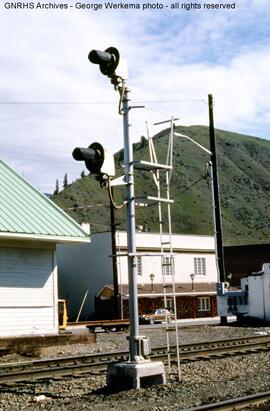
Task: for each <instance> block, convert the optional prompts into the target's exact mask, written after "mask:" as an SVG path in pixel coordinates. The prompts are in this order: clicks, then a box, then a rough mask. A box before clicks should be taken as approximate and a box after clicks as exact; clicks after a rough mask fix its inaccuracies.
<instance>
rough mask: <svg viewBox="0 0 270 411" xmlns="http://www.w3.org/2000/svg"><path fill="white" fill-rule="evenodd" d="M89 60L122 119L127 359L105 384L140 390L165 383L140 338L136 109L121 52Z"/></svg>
mask: <svg viewBox="0 0 270 411" xmlns="http://www.w3.org/2000/svg"><path fill="white" fill-rule="evenodd" d="M88 58H89V60H90V62H91V63H93V64H97V65H99V69H100V71H101V73H102V74H104V75H106V76H107V77H109V78H110V80H111V83H112V84H113V86H114V88H115V90H116V91H118V92H119V95H120V100H119V114H120V115H121V116H122V117H123V137H124V164H125V176H124V183H125V185H126V210H127V253H126V254H125V257H127V259H128V279H129V318H130V336H129V357H130V358H129V361H127V362H122V363H117V364H113V365H111V366H109V368H108V372H107V382H108V384H110V385H117V386H120V387H121V386H124V387H130V388H140V384H141V381H140V380H141V378H143V379H144V381H145V382H147V383H148V384H164V383H165V382H166V377H165V367H164V364H163V363H162V362H161V361H155V362H152V361H151V360H150V359H149V355H150V353H151V348H150V342H149V339H148V338H146V337H144V336H140V335H139V315H138V296H137V255H138V254H137V253H136V237H135V234H136V233H135V228H136V223H135V193H134V162H133V150H132V143H131V141H130V135H129V127H130V124H129V112H130V110H131V108H135V107H134V106H133V107H132V106H130V98H129V93H130V90H129V89H128V87H127V85H126V82H127V79H128V68H127V63H126V61H125V60H123V59H122V58H121V57H120V53H119V51H118V50H117V49H116V48H115V47H109V48H107V49H106V50H105V51H100V50H92V51H90V53H89V55H88ZM136 108H139V107H138V106H137V107H136ZM112 183H113V182H112ZM109 184H110V183H109ZM122 184H123V182H122ZM114 185H117V184H114Z"/></svg>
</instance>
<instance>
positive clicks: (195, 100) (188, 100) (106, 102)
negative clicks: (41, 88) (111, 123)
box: [0, 98, 206, 105]
mask: <svg viewBox="0 0 270 411" xmlns="http://www.w3.org/2000/svg"><path fill="white" fill-rule="evenodd" d="M133 102H134V103H136V104H139V103H143V104H152V103H159V104H162V103H194V102H197V103H198V102H201V103H206V101H205V100H204V99H202V98H200V99H186V100H185V99H172V100H137V101H133ZM0 104H2V105H94V104H118V101H16V100H15V101H0Z"/></svg>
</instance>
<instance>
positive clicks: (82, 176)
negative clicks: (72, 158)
mask: <svg viewBox="0 0 270 411" xmlns="http://www.w3.org/2000/svg"><path fill="white" fill-rule="evenodd" d="M84 177H85V171H84V170H83V171H82V172H81V178H84Z"/></svg>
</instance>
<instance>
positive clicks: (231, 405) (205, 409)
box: [182, 391, 270, 411]
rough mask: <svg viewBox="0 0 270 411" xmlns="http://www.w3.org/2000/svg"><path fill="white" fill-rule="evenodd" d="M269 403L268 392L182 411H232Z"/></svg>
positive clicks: (269, 395)
mask: <svg viewBox="0 0 270 411" xmlns="http://www.w3.org/2000/svg"><path fill="white" fill-rule="evenodd" d="M268 401H270V391H267V392H260V393H258V394H252V395H247V396H245V397H240V398H233V399H230V400H226V401H221V402H216V403H213V404H206V405H201V406H199V407H194V408H185V409H184V410H182V411H210V410H211V411H232V410H241V409H243V408H246V407H250V406H253V405H254V406H256V407H257V406H258V405H261V404H264V403H266V402H268Z"/></svg>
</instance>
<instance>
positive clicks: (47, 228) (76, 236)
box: [0, 160, 89, 242]
mask: <svg viewBox="0 0 270 411" xmlns="http://www.w3.org/2000/svg"><path fill="white" fill-rule="evenodd" d="M3 237H13V238H14V237H15V238H39V239H44V240H48V241H56V242H57V241H58V240H59V242H62V241H64V242H65V241H68V242H69V241H89V235H88V234H87V233H86V232H85V231H84V230H83V229H82V228H81V226H80V225H79V224H77V223H76V222H75V221H74V220H73V219H72V218H71V217H69V216H68V215H67V214H66V213H65V212H64V211H63V210H61V209H60V208H59V207H58V206H57V205H56V204H54V203H53V202H52V201H51V200H50V199H49V198H47V197H46V196H45V195H44V194H42V193H41V192H39V191H38V190H37V189H35V188H34V187H33V186H32V185H31V184H30V183H28V182H27V181H26V180H25V179H24V178H23V177H21V176H20V175H19V174H17V173H16V172H15V171H14V170H13V169H11V168H10V167H9V166H8V165H7V164H6V163H5V162H3V161H2V160H0V238H3Z"/></svg>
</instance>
